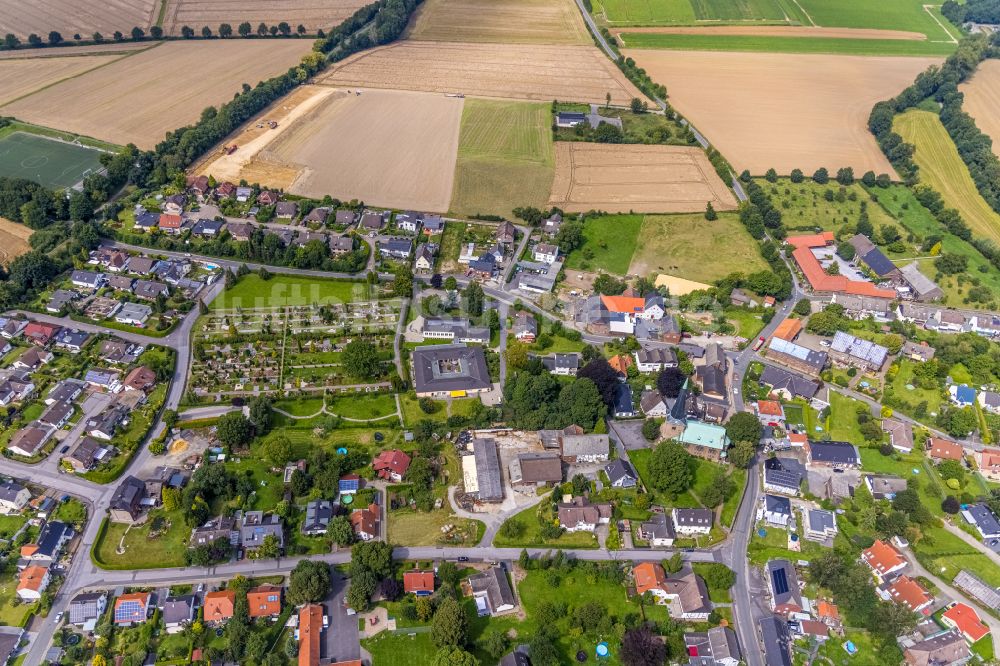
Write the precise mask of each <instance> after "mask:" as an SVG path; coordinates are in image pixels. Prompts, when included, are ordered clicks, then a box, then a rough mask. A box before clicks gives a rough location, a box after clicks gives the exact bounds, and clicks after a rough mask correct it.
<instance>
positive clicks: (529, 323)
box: [513, 310, 538, 344]
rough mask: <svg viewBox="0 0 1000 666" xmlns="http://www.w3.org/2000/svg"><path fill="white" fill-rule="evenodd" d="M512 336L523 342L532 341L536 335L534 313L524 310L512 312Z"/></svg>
mask: <svg viewBox="0 0 1000 666" xmlns="http://www.w3.org/2000/svg"><path fill="white" fill-rule="evenodd" d="M513 333H514V337H515V338H516V339H517V340H518V341H520V342H525V343H529V344H530V343H532V342H534V341H535V337H536V336H537V335H538V321H537V320H536V319H535V317H534V315H532V314H531V313H529V312H525V311H524V310H522V311H520V312H516V313H515V314H514V329H513Z"/></svg>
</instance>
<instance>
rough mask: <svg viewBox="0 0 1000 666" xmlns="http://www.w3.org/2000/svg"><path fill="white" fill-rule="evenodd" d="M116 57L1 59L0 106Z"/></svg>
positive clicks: (112, 60)
mask: <svg viewBox="0 0 1000 666" xmlns="http://www.w3.org/2000/svg"><path fill="white" fill-rule="evenodd" d="M120 57H121V56H117V55H106V56H75V57H70V58H33V59H31V60H24V59H21V60H2V61H0V105H3V104H9V103H10V102H13V101H14V100H16V99H18V98H21V97H24V96H25V95H30V94H31V93H33V92H36V91H39V90H41V89H42V88H45V87H46V86H51V85H53V84H55V83H58V82H59V81H62V80H63V79H71V78H73V77H75V76H79V75H80V74H83V73H84V72H87V71H90V70H92V69H95V68H97V67H101V66H102V65H107V64H109V63H112V62H114V61H115V60H117V59H118V58H120ZM63 106H64V105H63ZM0 115H4V114H0ZM7 115H14V114H7ZM24 119H25V120H28V118H24Z"/></svg>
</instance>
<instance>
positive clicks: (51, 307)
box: [45, 289, 80, 314]
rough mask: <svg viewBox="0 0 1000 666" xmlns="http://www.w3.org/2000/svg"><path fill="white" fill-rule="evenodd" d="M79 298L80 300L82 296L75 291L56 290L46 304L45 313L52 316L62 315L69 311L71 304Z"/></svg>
mask: <svg viewBox="0 0 1000 666" xmlns="http://www.w3.org/2000/svg"><path fill="white" fill-rule="evenodd" d="M78 298H80V294H78V293H76V292H75V291H70V290H68V289H56V290H55V291H54V292H52V296H50V297H49V300H48V302H47V303H46V304H45V311H46V312H50V313H52V314H60V313H62V312H64V311H67V310H69V306H70V304H71V303H73V301H75V300H76V299H78Z"/></svg>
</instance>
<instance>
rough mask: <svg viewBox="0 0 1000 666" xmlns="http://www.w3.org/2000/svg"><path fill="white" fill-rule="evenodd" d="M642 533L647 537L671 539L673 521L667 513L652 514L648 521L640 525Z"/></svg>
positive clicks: (672, 536) (672, 535) (673, 535)
mask: <svg viewBox="0 0 1000 666" xmlns="http://www.w3.org/2000/svg"><path fill="white" fill-rule="evenodd" d="M642 533H643V534H645V535H648V536H649V537H651V538H652V537H656V538H658V539H673V538H674V537H675V536H676V534H675V533H674V521H673V520H672V519H671V518H670V514H668V513H654V514H653V515H652V516H651V517H650V519H649V520H647V521H646V522H644V523H643V524H642Z"/></svg>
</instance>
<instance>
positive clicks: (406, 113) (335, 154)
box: [255, 90, 463, 212]
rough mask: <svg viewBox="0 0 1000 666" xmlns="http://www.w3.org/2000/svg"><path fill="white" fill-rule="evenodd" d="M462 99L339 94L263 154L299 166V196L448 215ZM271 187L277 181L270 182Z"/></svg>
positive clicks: (262, 163) (268, 160)
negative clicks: (326, 196)
mask: <svg viewBox="0 0 1000 666" xmlns="http://www.w3.org/2000/svg"><path fill="white" fill-rule="evenodd" d="M462 104H463V100H462V99H458V98H455V97H445V96H444V95H432V94H429V93H416V92H404V91H390V90H368V91H365V92H364V93H363V94H362V95H356V94H353V93H347V92H345V91H337V93H336V94H333V95H330V96H328V97H327V98H326V99H325V100H324V101H323V102H322V103H321V104H319V105H318V106H316V108H314V109H313V110H312V111H310V112H309V113H307V114H305V115H304V116H303V117H302V118H300V119H299V120H298V121H296V123H295V124H294V125H293V126H292V127H291V128H290V129H289V130H288V131H287V132H285V133H284V134H282V135H281V136H279V137H278V138H277V139H276V140H275V141H273V142H271V144H270V145H268V147H267V148H266V149H265V150H263V151H261V152H260V153H259V154H258V158H257V160H255V162H256V164H257V165H258V167H261V168H266V167H267V165H268V164H275V165H277V166H278V167H279V169H280V168H286V169H287V168H293V169H295V170H296V171H297V177H296V178H295V180H294V182H292V183H291V184H290V186H289V187H288V191H290V192H292V193H293V194H301V195H304V196H311V197H322V196H324V195H326V194H330V195H332V196H334V197H337V198H338V199H342V200H344V201H347V200H350V199H358V200H361V201H365V202H367V203H372V204H376V205H380V206H390V207H394V208H416V209H418V210H426V211H432V212H445V211H447V210H448V203H449V202H450V201H451V188H452V183H453V180H454V177H455V157H456V154H457V151H458V128H459V123H460V122H461V120H462ZM268 182H270V181H268Z"/></svg>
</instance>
